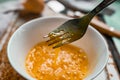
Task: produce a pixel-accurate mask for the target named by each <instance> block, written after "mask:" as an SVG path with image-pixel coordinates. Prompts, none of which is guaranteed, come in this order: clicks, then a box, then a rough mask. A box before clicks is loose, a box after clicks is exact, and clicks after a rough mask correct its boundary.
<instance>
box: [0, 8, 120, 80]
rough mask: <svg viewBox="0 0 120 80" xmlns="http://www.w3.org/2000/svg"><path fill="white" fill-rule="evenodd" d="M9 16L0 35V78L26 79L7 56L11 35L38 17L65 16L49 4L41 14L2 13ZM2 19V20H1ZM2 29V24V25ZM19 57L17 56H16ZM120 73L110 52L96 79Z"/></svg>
mask: <svg viewBox="0 0 120 80" xmlns="http://www.w3.org/2000/svg"><path fill="white" fill-rule="evenodd" d="M4 15H5V16H7V18H8V17H9V19H6V18H4V17H3V19H5V20H2V21H3V22H2V25H3V26H5V27H4V28H3V30H2V31H1V34H2V35H0V80H26V79H25V78H23V77H22V76H20V75H19V74H18V73H17V72H16V71H15V70H14V69H13V68H12V66H11V65H10V63H9V60H8V57H7V44H8V41H9V39H10V37H11V35H12V34H13V33H14V32H15V30H16V29H17V28H19V27H20V25H22V24H24V23H25V22H27V21H29V20H32V19H34V18H38V17H45V16H64V15H61V14H57V13H54V12H53V11H51V10H50V9H49V8H48V7H47V6H46V7H45V9H44V11H43V13H42V14H41V15H35V14H29V15H21V14H20V13H19V12H16V13H15V12H10V13H7V14H0V16H4ZM0 21H1V20H0ZM0 29H2V28H1V26H0ZM16 57H17V56H16ZM119 79H120V77H119V73H118V71H117V68H116V65H115V63H114V60H113V58H112V55H111V52H110V53H109V60H108V63H107V65H106V67H105V69H104V70H103V71H102V72H101V74H100V75H99V76H97V77H96V78H95V79H94V80H119Z"/></svg>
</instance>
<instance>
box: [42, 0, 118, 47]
mask: <svg viewBox="0 0 120 80" xmlns="http://www.w3.org/2000/svg"><path fill="white" fill-rule="evenodd" d="M115 1H116V0H104V1H102V2H101V3H100V4H99V5H98V6H97V7H95V8H94V9H93V10H92V11H91V12H89V13H88V14H86V15H85V16H83V17H81V18H76V19H71V20H68V21H66V22H65V23H63V24H62V25H61V26H59V27H58V28H57V29H55V30H53V31H52V32H50V33H48V35H46V36H44V37H46V38H49V40H47V42H48V46H50V45H53V48H57V47H60V46H62V45H64V44H68V43H71V42H73V41H76V40H78V39H80V38H82V37H83V36H84V34H85V32H86V30H87V28H88V25H89V23H90V21H91V20H92V19H93V17H94V16H95V15H96V14H98V13H99V12H100V11H101V10H103V9H104V8H106V7H107V6H108V5H110V4H111V3H113V2H115Z"/></svg>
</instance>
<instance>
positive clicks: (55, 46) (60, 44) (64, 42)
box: [53, 38, 71, 49]
mask: <svg viewBox="0 0 120 80" xmlns="http://www.w3.org/2000/svg"><path fill="white" fill-rule="evenodd" d="M70 39H71V38H66V39H64V40H62V41H60V42H58V43H57V44H56V45H54V46H53V48H54V49H55V48H58V47H60V46H62V45H65V44H68V43H69V41H70Z"/></svg>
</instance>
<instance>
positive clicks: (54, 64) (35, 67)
mask: <svg viewBox="0 0 120 80" xmlns="http://www.w3.org/2000/svg"><path fill="white" fill-rule="evenodd" d="M88 65H89V64H88V58H87V55H86V53H85V52H84V51H83V50H82V49H81V48H78V47H76V46H73V45H64V46H61V47H59V48H56V49H53V48H52V47H51V46H48V44H47V42H40V43H38V44H37V45H35V46H34V47H33V48H32V49H31V50H30V51H29V53H28V55H27V58H26V61H25V66H26V70H27V72H28V73H29V74H30V75H31V76H32V77H34V78H36V79H37V80H83V78H85V76H86V75H87V72H88Z"/></svg>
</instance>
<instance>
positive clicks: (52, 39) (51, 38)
mask: <svg viewBox="0 0 120 80" xmlns="http://www.w3.org/2000/svg"><path fill="white" fill-rule="evenodd" d="M67 33H68V32H65V33H63V34H60V35H57V36H55V37H54V36H52V37H51V36H48V37H50V39H49V40H47V42H51V41H54V40H56V39H57V38H59V37H61V36H63V35H65V34H67Z"/></svg>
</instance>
